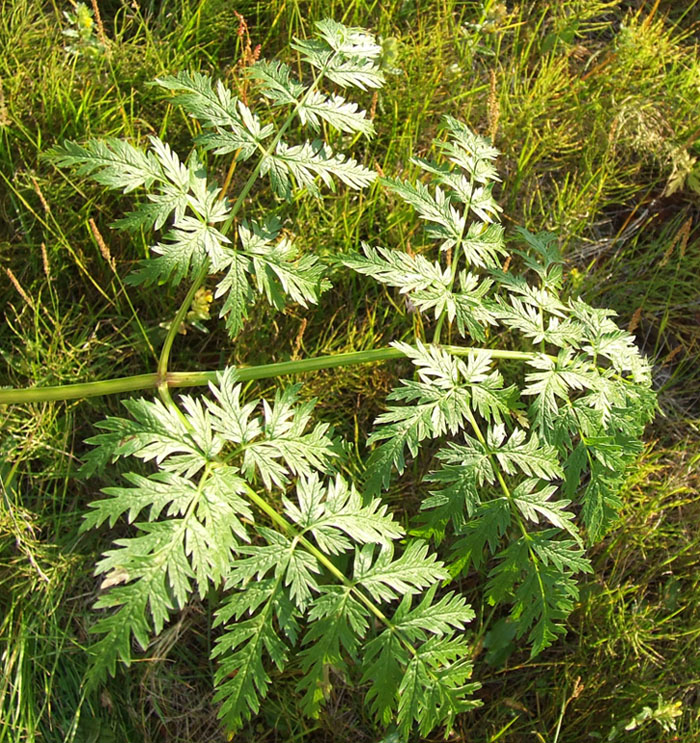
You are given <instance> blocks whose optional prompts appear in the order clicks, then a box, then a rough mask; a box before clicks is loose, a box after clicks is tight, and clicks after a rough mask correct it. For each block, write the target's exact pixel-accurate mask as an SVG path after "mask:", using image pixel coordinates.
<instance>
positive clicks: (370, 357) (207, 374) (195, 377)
mask: <svg viewBox="0 0 700 743" xmlns="http://www.w3.org/2000/svg"><path fill="white" fill-rule="evenodd" d="M442 348H444V349H445V350H446V351H448V352H449V353H452V354H455V355H456V356H469V355H474V354H479V353H488V354H489V355H490V356H491V358H494V359H517V360H521V361H528V360H529V359H532V358H535V357H536V356H538V354H536V353H534V352H529V351H502V350H496V349H494V350H491V349H482V348H474V347H471V346H442ZM403 357H404V353H403V351H400V350H399V349H398V348H392V347H385V348H374V349H371V350H368V351H352V352H350V353H338V354H330V355H328V356H312V357H311V358H308V359H302V360H300V361H280V362H278V363H275V364H260V365H259V366H249V367H241V368H238V369H237V370H236V371H237V374H238V379H239V380H241V381H243V382H246V381H250V380H253V379H270V378H274V377H280V376H284V375H286V374H305V373H308V372H313V371H318V370H320V369H332V368H335V367H341V366H352V365H354V364H370V363H373V362H378V361H389V360H392V359H400V358H403ZM218 373H219V372H218V371H200V372H166V373H165V374H164V376H163V377H161V376H160V374H159V373H152V374H137V375H135V376H131V377H121V378H118V379H104V380H101V381H99V382H83V383H79V384H65V385H58V386H55V387H34V388H32V387H29V388H9V389H0V405H8V404H26V403H34V402H51V401H56V400H82V399H85V398H88V397H102V396H104V395H115V394H121V393H124V392H137V391H139V390H148V389H153V388H154V387H161V386H163V385H164V388H165V387H167V388H171V387H203V386H205V385H207V384H209V382H214V381H216V375H217V374H218Z"/></svg>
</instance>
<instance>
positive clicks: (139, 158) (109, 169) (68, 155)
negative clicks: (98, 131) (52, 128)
mask: <svg viewBox="0 0 700 743" xmlns="http://www.w3.org/2000/svg"><path fill="white" fill-rule="evenodd" d="M49 158H50V159H51V160H52V162H53V163H55V164H56V165H58V166H59V167H72V168H76V173H77V174H78V175H81V176H82V175H89V176H92V178H93V179H94V180H95V181H97V183H100V184H102V185H103V186H108V187H109V188H116V189H121V190H122V191H123V192H124V193H129V191H133V190H134V189H136V188H139V187H140V186H146V188H150V187H151V186H152V185H153V184H154V183H155V182H156V181H159V180H161V179H163V171H162V169H161V166H160V164H159V163H158V160H157V158H156V156H155V155H154V154H153V153H151V152H148V153H146V152H143V151H142V150H140V149H138V148H136V147H134V146H133V145H131V144H129V143H128V142H125V141H123V140H121V139H113V138H106V139H92V140H90V141H89V142H86V143H85V145H82V146H81V145H79V144H76V143H75V142H69V141H65V142H64V143H63V145H57V146H56V147H54V148H53V149H52V150H50V151H49Z"/></svg>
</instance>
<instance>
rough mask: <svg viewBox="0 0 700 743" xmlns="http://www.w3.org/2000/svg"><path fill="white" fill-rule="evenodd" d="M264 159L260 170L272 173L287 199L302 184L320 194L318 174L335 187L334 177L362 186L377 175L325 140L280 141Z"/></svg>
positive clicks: (273, 181) (274, 185) (278, 190)
mask: <svg viewBox="0 0 700 743" xmlns="http://www.w3.org/2000/svg"><path fill="white" fill-rule="evenodd" d="M261 163H262V165H261V169H260V173H261V174H262V175H268V174H269V176H270V183H271V185H272V188H273V189H274V191H275V193H277V195H278V196H280V197H281V198H284V199H287V200H289V199H290V198H291V195H292V191H293V190H295V189H299V188H306V189H307V190H308V191H309V192H310V193H311V194H313V195H318V194H319V193H320V192H319V189H318V187H317V185H316V182H315V181H316V178H317V177H320V178H321V180H322V181H323V183H324V185H325V186H326V187H328V188H330V189H331V191H335V183H334V181H333V177H335V178H337V179H338V180H339V181H341V182H342V183H344V184H345V185H346V186H349V187H350V188H353V189H356V190H359V189H362V188H365V187H367V186H369V185H370V183H372V181H373V180H374V179H375V178H376V175H377V174H376V173H375V172H374V171H373V170H368V169H367V168H365V167H364V166H363V165H360V164H359V163H358V162H357V161H356V160H353V159H352V158H346V157H345V155H342V154H340V153H333V151H332V150H331V149H330V148H329V147H328V145H327V144H326V143H325V142H323V141H322V140H315V141H314V142H304V143H303V144H300V145H294V146H290V145H287V144H286V143H284V142H279V143H278V144H277V148H276V149H275V152H274V154H266V155H264V156H263V157H262V159H261Z"/></svg>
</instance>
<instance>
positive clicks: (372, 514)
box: [283, 475, 404, 555]
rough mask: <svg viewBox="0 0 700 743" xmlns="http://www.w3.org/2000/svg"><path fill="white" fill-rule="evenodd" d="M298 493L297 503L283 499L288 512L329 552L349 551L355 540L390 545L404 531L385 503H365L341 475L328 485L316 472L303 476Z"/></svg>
mask: <svg viewBox="0 0 700 743" xmlns="http://www.w3.org/2000/svg"><path fill="white" fill-rule="evenodd" d="M296 492H297V499H298V505H296V504H294V503H292V502H291V501H289V500H288V499H284V500H283V503H284V508H285V512H286V513H287V515H288V516H289V518H290V519H291V520H292V521H293V522H294V523H295V524H296V525H297V526H299V527H301V529H302V533H305V532H310V533H311V534H312V535H313V537H314V539H315V540H316V543H317V544H318V546H319V548H320V549H321V550H322V551H323V552H325V553H326V554H330V555H335V554H339V553H341V552H346V551H347V550H349V549H351V547H352V544H353V543H355V544H368V543H375V544H383V545H389V544H391V543H392V542H393V541H394V540H395V539H398V538H399V537H401V536H402V535H403V533H404V532H403V529H402V528H401V527H400V526H399V524H397V523H396V522H395V521H394V519H393V517H392V516H391V515H390V514H387V507H386V505H382V503H381V501H380V500H378V499H374V500H371V501H370V502H369V503H367V504H363V502H362V497H361V496H360V494H359V492H358V491H357V490H356V489H355V488H354V487H352V486H348V484H347V483H346V482H345V480H343V479H342V478H341V477H340V476H337V477H336V479H335V481H333V482H331V483H329V484H328V485H327V486H325V487H324V485H323V484H322V483H321V481H320V479H319V478H318V476H316V475H313V476H311V477H309V478H304V477H300V478H299V480H298V481H297V488H296ZM347 537H349V538H350V539H348V538H347ZM350 540H352V541H350Z"/></svg>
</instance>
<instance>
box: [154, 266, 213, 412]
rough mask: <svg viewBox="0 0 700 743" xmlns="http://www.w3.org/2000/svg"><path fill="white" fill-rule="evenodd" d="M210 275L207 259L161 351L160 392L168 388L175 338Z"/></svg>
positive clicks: (171, 325)
mask: <svg viewBox="0 0 700 743" xmlns="http://www.w3.org/2000/svg"><path fill="white" fill-rule="evenodd" d="M208 273H209V259H208V258H207V259H206V260H205V261H204V263H203V264H202V267H201V268H200V269H199V271H198V272H197V275H196V276H195V278H194V281H193V283H192V286H191V287H190V290H189V291H188V292H187V294H186V296H185V298H184V299H183V300H182V304H181V305H180V307H179V308H178V310H177V313H176V314H175V318H174V319H173V321H172V323H171V324H170V327H169V328H168V334H167V335H166V336H165V341H164V343H163V347H162V349H161V351H160V358H159V359H158V378H159V380H160V381H159V384H158V389H159V390H160V389H162V388H167V386H168V384H167V381H166V376H167V374H168V360H169V359H170V351H171V350H172V347H173V341H174V340H175V336H176V335H177V333H178V331H179V330H180V326H181V325H182V322H183V320H184V319H185V315H186V314H187V311H188V310H189V308H190V307H191V306H192V301H193V300H194V295H195V294H196V293H197V290H198V289H199V287H200V286H201V285H202V282H203V281H204V279H206V277H207V274H208ZM164 402H167V401H164Z"/></svg>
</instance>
